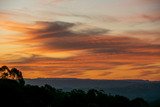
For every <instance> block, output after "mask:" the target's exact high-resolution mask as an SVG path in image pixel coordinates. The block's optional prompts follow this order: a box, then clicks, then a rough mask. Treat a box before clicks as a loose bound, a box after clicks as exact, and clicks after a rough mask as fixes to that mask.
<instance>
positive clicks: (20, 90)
mask: <svg viewBox="0 0 160 107" xmlns="http://www.w3.org/2000/svg"><path fill="white" fill-rule="evenodd" d="M0 92H1V94H0V104H1V105H4V107H149V105H148V103H147V102H146V101H144V100H143V99H141V98H136V99H134V100H129V99H128V98H126V97H123V96H118V95H116V96H112V95H108V94H105V93H104V92H103V91H98V90H94V89H91V90H89V91H87V92H85V91H83V90H78V89H75V90H72V91H71V92H64V91H62V90H60V89H55V88H54V87H51V86H49V85H44V86H41V87H39V86H33V85H21V84H20V83H19V82H17V81H16V80H9V79H0Z"/></svg>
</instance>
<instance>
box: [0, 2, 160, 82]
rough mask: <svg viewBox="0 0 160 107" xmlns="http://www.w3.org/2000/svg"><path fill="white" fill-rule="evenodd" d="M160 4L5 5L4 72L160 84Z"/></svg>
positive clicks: (0, 49) (0, 18)
mask: <svg viewBox="0 0 160 107" xmlns="http://www.w3.org/2000/svg"><path fill="white" fill-rule="evenodd" d="M159 5H160V1H159V0H0V66H3V65H7V66H9V67H11V68H12V67H16V68H17V69H19V70H21V71H22V73H23V76H24V78H80V79H113V80H119V79H120V80H121V79H143V80H151V81H157V80H160V30H159V29H160V6H159Z"/></svg>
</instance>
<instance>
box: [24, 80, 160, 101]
mask: <svg viewBox="0 0 160 107" xmlns="http://www.w3.org/2000/svg"><path fill="white" fill-rule="evenodd" d="M26 84H32V85H38V86H42V85H44V84H49V85H51V86H54V87H56V88H60V89H63V90H65V91H70V90H72V89H83V90H88V89H91V88H94V89H102V90H104V91H105V92H106V93H111V94H112V95H115V94H118V95H123V96H126V97H129V98H131V99H133V98H136V97H142V98H144V99H145V100H147V101H154V100H156V99H158V98H160V92H159V91H160V82H159V81H155V82H152V81H147V80H90V79H74V78H70V79H66V78H64V79H63V78H48V79H44V78H38V79H26Z"/></svg>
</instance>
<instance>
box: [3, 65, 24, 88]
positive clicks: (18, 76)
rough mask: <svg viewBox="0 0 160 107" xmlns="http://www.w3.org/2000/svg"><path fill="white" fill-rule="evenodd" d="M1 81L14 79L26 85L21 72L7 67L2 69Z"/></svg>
mask: <svg viewBox="0 0 160 107" xmlns="http://www.w3.org/2000/svg"><path fill="white" fill-rule="evenodd" d="M0 71H1V75H0V78H1V79H12V80H17V81H18V82H19V83H20V84H21V85H24V84H25V81H24V79H23V76H22V72H21V71H19V70H18V69H16V68H12V69H11V70H10V69H9V68H8V67H7V66H2V67H1V68H0Z"/></svg>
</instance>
